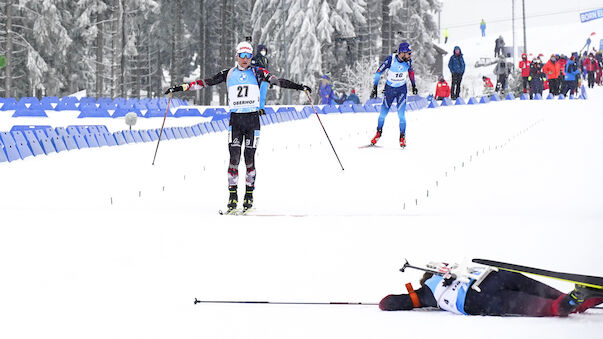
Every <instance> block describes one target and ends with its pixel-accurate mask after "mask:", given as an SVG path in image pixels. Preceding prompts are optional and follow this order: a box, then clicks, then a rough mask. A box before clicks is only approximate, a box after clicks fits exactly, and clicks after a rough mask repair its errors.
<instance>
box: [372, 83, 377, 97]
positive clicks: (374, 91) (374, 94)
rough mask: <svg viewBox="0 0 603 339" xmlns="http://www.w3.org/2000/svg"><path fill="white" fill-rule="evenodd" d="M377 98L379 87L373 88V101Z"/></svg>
mask: <svg viewBox="0 0 603 339" xmlns="http://www.w3.org/2000/svg"><path fill="white" fill-rule="evenodd" d="M376 98H377V85H374V86H373V91H372V92H371V99H376Z"/></svg>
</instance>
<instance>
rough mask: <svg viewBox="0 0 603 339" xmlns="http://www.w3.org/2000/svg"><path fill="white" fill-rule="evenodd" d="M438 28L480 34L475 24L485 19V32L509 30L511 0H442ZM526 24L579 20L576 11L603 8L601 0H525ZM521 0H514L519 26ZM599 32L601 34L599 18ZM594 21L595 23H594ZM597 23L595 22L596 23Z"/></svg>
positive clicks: (601, 20) (467, 33) (602, 21)
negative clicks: (439, 25) (442, 6)
mask: <svg viewBox="0 0 603 339" xmlns="http://www.w3.org/2000/svg"><path fill="white" fill-rule="evenodd" d="M442 2H443V4H444V8H443V10H442V14H441V18H440V20H441V28H442V29H444V28H446V27H447V28H448V31H449V34H450V37H451V38H452V35H453V34H455V35H469V34H480V30H479V23H480V21H481V19H482V18H483V19H484V20H485V21H486V26H487V28H486V35H488V31H489V29H490V30H491V31H504V30H511V27H512V26H511V22H512V0H443V1H442ZM525 6H526V26H527V29H528V30H529V27H530V25H536V26H544V25H553V24H554V23H555V22H559V21H560V20H561V21H562V22H564V23H568V22H576V23H579V22H580V12H585V11H588V10H591V9H596V8H603V0H525ZM521 10H522V0H515V21H516V22H515V25H516V26H515V27H516V29H521V27H522V26H521V24H522V23H521V20H522V11H521ZM597 21H598V22H600V27H601V29H600V31H601V32H597V33H598V34H601V33H603V19H597ZM598 22H597V25H598ZM598 26H599V25H598Z"/></svg>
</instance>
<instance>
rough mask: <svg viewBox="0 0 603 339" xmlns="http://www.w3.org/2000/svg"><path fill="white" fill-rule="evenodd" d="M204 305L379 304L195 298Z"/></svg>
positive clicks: (196, 301) (374, 304) (369, 304)
mask: <svg viewBox="0 0 603 339" xmlns="http://www.w3.org/2000/svg"><path fill="white" fill-rule="evenodd" d="M200 303H205V304H268V305H356V306H358V305H367V306H376V305H379V303H363V302H346V301H329V302H307V301H249V300H198V299H197V298H195V305H197V304H200Z"/></svg>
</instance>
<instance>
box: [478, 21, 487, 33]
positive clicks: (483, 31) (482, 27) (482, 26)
mask: <svg viewBox="0 0 603 339" xmlns="http://www.w3.org/2000/svg"><path fill="white" fill-rule="evenodd" d="M479 29H481V30H482V38H483V37H485V36H486V22H485V21H484V19H482V22H481V23H480V24H479Z"/></svg>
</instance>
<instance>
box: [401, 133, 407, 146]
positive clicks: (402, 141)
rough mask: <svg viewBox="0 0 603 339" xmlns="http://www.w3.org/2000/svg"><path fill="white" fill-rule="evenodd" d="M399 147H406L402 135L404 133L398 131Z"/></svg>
mask: <svg viewBox="0 0 603 339" xmlns="http://www.w3.org/2000/svg"><path fill="white" fill-rule="evenodd" d="M400 147H402V148H404V147H406V138H405V137H404V133H400Z"/></svg>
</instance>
